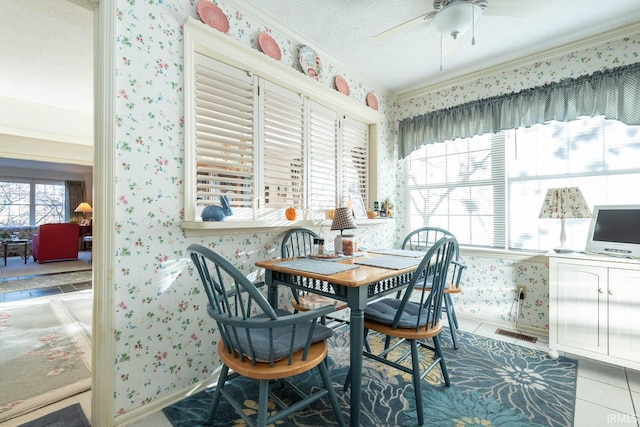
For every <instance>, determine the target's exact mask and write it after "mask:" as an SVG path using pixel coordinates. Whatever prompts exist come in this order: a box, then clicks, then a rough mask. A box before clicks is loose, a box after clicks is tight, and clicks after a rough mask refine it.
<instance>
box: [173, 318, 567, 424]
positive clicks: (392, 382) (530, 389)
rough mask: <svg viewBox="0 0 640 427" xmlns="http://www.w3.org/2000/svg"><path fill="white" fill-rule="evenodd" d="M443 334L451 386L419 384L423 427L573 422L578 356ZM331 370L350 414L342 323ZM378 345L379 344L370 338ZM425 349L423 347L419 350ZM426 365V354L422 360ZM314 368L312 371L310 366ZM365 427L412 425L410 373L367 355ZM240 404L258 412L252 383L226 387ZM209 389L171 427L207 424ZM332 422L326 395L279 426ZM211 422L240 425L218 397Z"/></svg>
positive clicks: (435, 381) (312, 379)
mask: <svg viewBox="0 0 640 427" xmlns="http://www.w3.org/2000/svg"><path fill="white" fill-rule="evenodd" d="M442 335H443V344H444V347H445V348H444V353H445V360H446V363H447V368H448V371H449V375H450V379H451V387H450V388H446V387H444V385H443V384H441V382H442V381H441V375H440V371H439V369H435V370H434V371H432V372H431V373H430V374H429V375H428V376H427V377H426V378H425V381H427V382H429V383H431V385H429V386H427V385H425V386H424V387H423V400H424V403H425V423H424V425H427V426H455V425H460V426H463V425H490V426H493V427H495V426H504V427H517V426H523V427H524V426H527V427H533V426H540V427H541V426H570V425H573V415H574V408H575V398H576V374H577V362H576V361H575V360H572V359H568V358H565V357H560V358H559V359H558V360H552V359H549V357H547V355H546V353H544V352H542V351H539V350H531V349H528V348H524V347H521V346H518V345H514V344H509V343H506V342H503V341H498V340H494V339H490V338H484V337H480V336H476V335H473V334H470V333H465V332H460V335H459V339H458V347H459V349H458V350H454V349H453V348H452V345H451V342H450V336H449V335H448V331H445V333H443V334H442ZM329 341H330V348H329V358H330V360H329V369H330V372H331V377H332V379H333V383H334V386H335V387H336V390H338V398H339V400H340V405H341V406H342V408H343V411H344V414H345V418H346V419H347V420H348V419H349V418H348V416H349V409H348V408H349V393H344V392H342V385H343V384H344V380H345V377H346V375H347V371H348V364H349V336H348V330H347V329H346V328H342V329H341V330H338V331H336V333H335V335H334V336H333V337H332V338H330V340H329ZM371 344H372V345H373V346H374V347H376V346H379V345H381V342H380V341H378V342H376V341H375V340H372V341H371ZM423 353H427V352H423ZM422 363H428V360H427V359H426V358H425V360H423V361H422ZM312 372H314V371H312ZM362 379H363V382H362V413H361V416H362V425H366V426H416V425H417V418H416V412H415V401H414V395H413V386H412V385H411V378H410V376H408V375H407V374H404V373H402V372H399V371H396V370H393V369H391V368H388V367H386V366H384V365H381V364H379V363H375V362H371V361H369V360H368V359H365V360H364V368H363V373H362ZM295 384H297V385H298V386H299V387H301V388H302V389H303V390H309V389H310V388H311V387H315V386H319V385H320V381H319V380H318V378H317V375H315V374H308V373H307V374H303V375H299V376H297V377H295ZM226 389H227V390H230V391H231V392H232V393H233V394H234V395H236V396H239V397H240V398H241V401H244V402H245V405H246V407H245V411H246V412H248V413H252V414H255V409H256V408H257V393H256V392H255V391H256V390H257V387H256V386H255V385H254V384H253V383H252V382H251V381H250V380H247V379H245V378H238V379H236V380H234V381H232V382H230V383H229V384H228V385H227V387H226ZM212 395H213V388H212V389H209V390H206V391H204V392H201V393H198V394H196V395H194V396H191V397H188V398H186V399H184V400H182V401H180V402H178V403H176V404H174V405H172V406H170V407H168V408H165V409H164V413H165V415H166V416H167V418H169V420H170V421H171V423H172V425H173V426H174V427H187V426H189V427H194V426H201V425H204V421H205V420H206V417H207V415H208V411H209V407H210V405H211V397H212ZM331 424H335V422H334V421H333V414H332V412H331V408H330V406H329V403H328V401H326V400H325V399H323V400H321V401H320V402H319V403H317V404H315V405H314V406H312V407H310V408H306V409H303V410H301V411H299V412H296V413H294V414H293V415H291V416H289V417H288V418H286V419H285V420H284V421H283V422H282V423H279V424H278V426H318V425H331ZM213 425H214V426H231V425H242V420H241V419H240V417H239V416H237V414H236V413H235V411H234V410H233V409H232V408H231V407H230V405H229V404H228V403H227V401H226V400H225V399H224V398H223V399H222V400H221V403H220V406H219V408H218V412H217V414H216V417H215V420H214V424H213Z"/></svg>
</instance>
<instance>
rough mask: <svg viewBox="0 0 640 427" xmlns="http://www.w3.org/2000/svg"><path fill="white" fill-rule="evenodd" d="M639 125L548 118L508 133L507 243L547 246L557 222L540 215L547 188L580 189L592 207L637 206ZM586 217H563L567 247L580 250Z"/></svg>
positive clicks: (556, 233)
mask: <svg viewBox="0 0 640 427" xmlns="http://www.w3.org/2000/svg"><path fill="white" fill-rule="evenodd" d="M639 158H640V126H628V125H625V124H623V123H620V122H617V121H615V120H605V119H604V118H603V117H595V118H590V117H586V118H581V119H579V120H574V121H571V122H567V123H564V122H562V123H559V122H551V123H548V124H544V125H536V126H532V127H531V128H527V129H518V130H517V131H512V132H510V133H509V138H508V162H509V176H508V179H509V197H510V204H509V211H510V212H509V224H510V229H511V233H510V236H511V239H510V247H513V248H518V249H521V248H522V249H525V248H527V249H528V248H533V249H541V250H549V249H551V248H553V247H556V246H558V245H559V243H560V220H553V219H540V218H538V215H539V213H540V207H541V205H542V200H543V198H544V195H545V194H546V192H547V189H549V188H558V187H579V188H580V190H581V191H582V194H583V195H584V198H585V200H586V202H587V203H588V204H589V206H590V207H591V208H593V206H594V205H607V204H621V205H624V204H639V203H640V193H638V191H637V190H636V188H635V187H636V186H637V183H640V163H639V162H638V160H637V159H639ZM589 224H590V220H589V219H567V220H566V233H567V246H569V247H571V248H573V249H575V250H584V248H585V245H586V239H587V234H588V231H589Z"/></svg>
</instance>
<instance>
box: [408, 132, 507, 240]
mask: <svg viewBox="0 0 640 427" xmlns="http://www.w3.org/2000/svg"><path fill="white" fill-rule="evenodd" d="M503 147H504V138H503V137H502V135H494V136H492V135H484V136H480V137H475V138H465V139H457V140H454V141H450V142H447V143H439V144H427V145H426V146H424V147H423V148H421V149H420V150H417V151H416V152H414V153H413V154H412V155H411V156H410V159H409V168H408V177H407V178H408V179H407V185H406V193H405V194H406V200H408V202H409V209H408V210H407V226H408V229H409V230H413V229H416V228H420V227H426V226H431V227H440V228H444V229H446V230H451V231H452V232H454V231H453V230H455V232H454V234H455V235H456V237H457V238H458V240H459V241H460V242H464V243H466V244H469V245H480V246H494V245H496V244H500V242H504V227H503V226H501V224H500V220H499V218H497V216H499V215H500V212H501V211H502V209H501V208H500V204H501V203H502V205H504V191H502V193H500V189H504V161H503V160H502V159H501V158H500V157H499V156H495V155H494V153H496V152H498V153H499V152H501V151H503ZM501 148H502V150H501Z"/></svg>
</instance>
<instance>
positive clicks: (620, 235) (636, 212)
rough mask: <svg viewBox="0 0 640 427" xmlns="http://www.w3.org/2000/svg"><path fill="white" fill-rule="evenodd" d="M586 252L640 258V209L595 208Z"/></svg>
mask: <svg viewBox="0 0 640 427" xmlns="http://www.w3.org/2000/svg"><path fill="white" fill-rule="evenodd" d="M585 252H591V253H597V254H604V255H615V256H627V257H633V258H640V205H609V206H605V205H598V206H594V208H593V216H592V217H591V227H590V228H589V237H588V239H587V246H586V248H585Z"/></svg>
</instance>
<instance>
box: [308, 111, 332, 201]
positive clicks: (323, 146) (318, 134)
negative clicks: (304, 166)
mask: <svg viewBox="0 0 640 427" xmlns="http://www.w3.org/2000/svg"><path fill="white" fill-rule="evenodd" d="M337 135H338V118H337V114H336V113H335V112H333V111H331V110H329V109H327V108H324V107H322V106H320V105H318V104H314V103H311V108H310V114H309V139H310V159H309V168H310V174H309V177H310V178H309V179H310V182H309V201H310V208H311V209H312V210H313V211H323V210H324V211H326V210H329V209H334V208H335V207H336V206H337V205H336V203H337V194H336V189H337V188H338V187H337V184H338V151H337V150H338V146H337Z"/></svg>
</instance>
